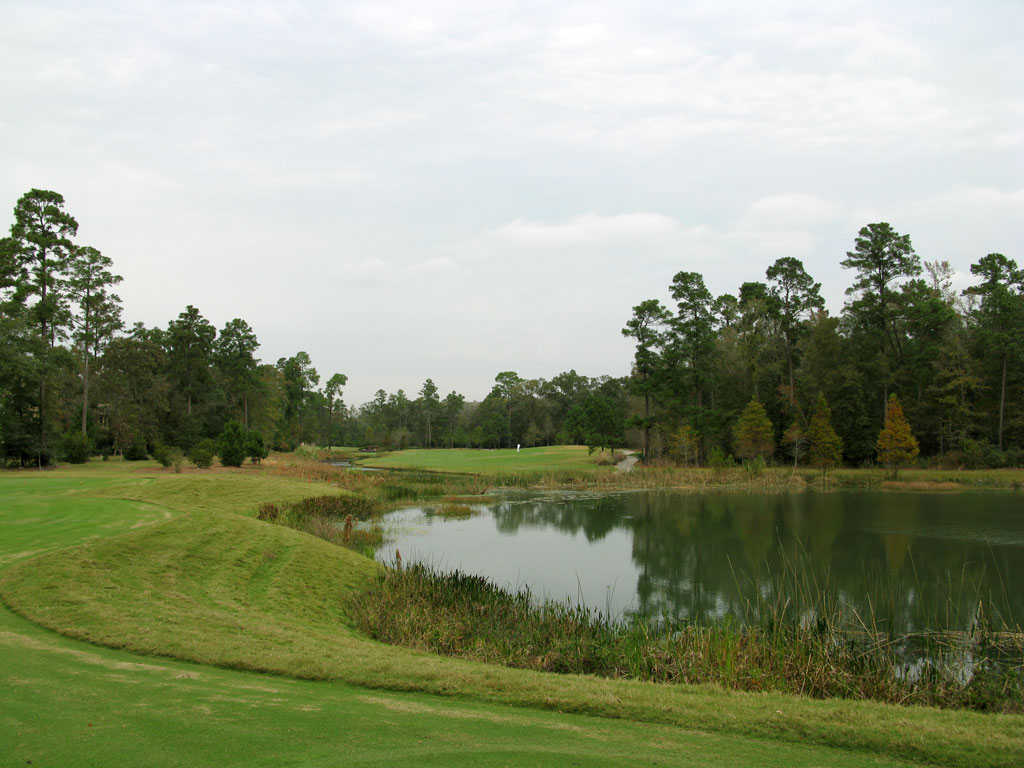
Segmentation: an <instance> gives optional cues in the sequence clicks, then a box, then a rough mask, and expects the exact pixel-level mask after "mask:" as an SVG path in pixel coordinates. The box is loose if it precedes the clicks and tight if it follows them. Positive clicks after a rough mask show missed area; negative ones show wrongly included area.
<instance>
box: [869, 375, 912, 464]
mask: <svg viewBox="0 0 1024 768" xmlns="http://www.w3.org/2000/svg"><path fill="white" fill-rule="evenodd" d="M875 451H876V452H877V453H878V460H879V461H880V462H881V463H882V464H884V465H885V466H887V467H888V468H889V469H891V470H892V476H893V479H894V480H895V479H896V477H897V476H898V474H899V470H900V465H902V464H909V463H910V462H911V461H913V460H914V459H916V458H917V454H918V453H919V452H920V448H919V447H918V444H917V438H916V437H914V433H913V432H911V431H910V423H909V422H908V421H907V419H906V417H905V416H904V415H903V407H902V406H901V405H900V401H899V400H897V399H896V395H889V404H888V406H887V407H886V409H885V426H884V427H882V431H881V432H879V433H878V442H877V443H876V444H875Z"/></svg>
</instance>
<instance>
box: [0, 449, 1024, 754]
mask: <svg viewBox="0 0 1024 768" xmlns="http://www.w3.org/2000/svg"><path fill="white" fill-rule="evenodd" d="M311 485H312V484H310V483H307V482H304V481H300V480H289V479H285V478H280V477H274V476H272V475H269V474H264V473H260V472H255V471H249V470H244V471H238V472H223V473H209V474H192V475H173V474H170V473H166V472H162V471H161V470H158V469H153V468H143V469H142V470H141V471H140V470H137V469H136V468H129V467H124V468H117V467H99V468H97V467H95V466H92V465H90V466H88V467H86V468H83V469H82V470H77V469H76V470H74V471H71V472H64V473H34V472H33V473H30V472H17V473H7V474H4V475H2V476H0V569H3V572H2V573H0V594H2V595H3V598H4V600H5V602H7V603H8V604H9V605H11V606H13V607H15V608H16V610H17V611H18V612H19V613H22V614H25V615H27V616H29V617H31V618H32V619H33V620H34V621H36V622H38V623H39V624H42V625H45V626H48V627H51V628H54V629H57V630H59V631H60V632H61V633H63V634H65V635H69V636H72V637H77V638H81V639H85V640H91V641H93V642H96V643H100V644H102V645H106V646H113V647H118V648H122V649H125V650H111V649H110V648H101V647H99V646H97V645H92V644H89V643H84V642H80V641H78V640H74V639H68V638H65V637H60V636H59V635H56V634H54V633H52V632H50V631H47V630H46V629H42V628H41V627H40V626H37V625H36V624H32V623H29V622H28V621H26V620H25V619H23V618H22V617H20V616H17V615H15V614H14V613H12V612H11V611H9V610H7V609H6V608H3V609H0V653H2V658H3V659H4V664H3V666H2V668H0V692H2V693H0V696H2V705H3V706H2V708H0V744H3V745H5V748H4V749H3V750H0V765H25V764H26V763H27V761H29V760H31V761H32V764H33V765H61V766H66V765H179V764H181V765H183V764H189V765H272V764H274V765H280V764H283V763H289V762H292V763H296V764H302V765H413V764H415V765H434V764H438V765H439V764H442V763H445V764H451V763H453V762H461V763H467V764H468V763H472V764H480V765H571V764H573V763H574V762H575V763H578V764H580V765H639V764H643V765H650V764H654V763H659V762H662V763H664V764H671V765H722V766H725V765H751V766H753V765H780V766H782V765H797V766H799V765H808V766H810V765H839V766H846V765H850V766H861V765H864V766H867V765H899V764H904V763H903V762H901V761H903V760H906V761H913V762H922V763H924V762H926V763H931V764H940V765H942V764H948V765H1013V764H1015V761H1016V759H1017V756H1018V755H1019V754H1020V753H1021V751H1022V750H1024V721H1022V719H1021V718H1017V717H1009V716H982V715H978V714H974V713H964V712H937V711H934V710H927V709H902V708H896V707H889V706H884V705H878V704H865V703H858V702H813V701H808V700H805V699H799V698H793V697H786V696H779V695H749V694H747V695H738V694H728V693H724V692H721V691H718V690H715V689H711V688H695V687H690V686H656V685H646V684H641V683H633V682H627V681H614V680H598V679H593V678H589V677H579V676H564V677H558V676H553V675H546V674H540V673H533V672H525V671H520V670H510V669H504V668H498V667H490V666H485V665H481V664H474V663H471V662H465V661H459V660H455V659H448V658H441V657H437V656H433V655H429V654H423V653H417V652H414V651H409V650H404V649H399V648H393V647H389V646H382V645H380V644H377V643H374V642H372V641H369V640H367V639H365V638H363V637H361V636H360V635H358V634H357V633H355V632H354V631H353V630H351V629H350V628H349V626H348V621H347V618H346V616H345V615H344V613H343V611H342V609H341V599H340V598H341V597H342V596H343V594H344V593H345V592H346V591H347V590H350V589H352V588H353V587H354V586H355V585H357V584H358V583H360V581H361V580H363V579H365V578H368V577H370V575H371V574H372V573H373V571H374V569H375V568H376V567H377V566H376V565H375V564H374V563H372V562H371V561H369V560H367V559H365V558H362V557H361V556H359V555H356V554H354V553H352V552H349V551H348V550H344V549H340V548H337V547H334V546H332V545H330V544H327V543H326V542H323V541H321V540H319V539H314V538H312V537H309V536H306V535H304V534H301V533H298V532H296V531H293V530H290V529H287V528H282V527H279V526H273V525H268V524H264V523H261V522H259V521H257V520H255V519H254V518H253V517H252V516H251V515H252V514H253V511H254V508H255V505H256V504H257V503H259V502H260V501H286V500H288V499H293V498H301V497H302V496H303V495H311V494H313V493H323V492H325V490H327V487H326V486H323V485H315V486H312V487H311ZM232 510H237V511H238V512H241V513H242V514H241V515H239V514H234V513H233V512H232ZM73 544H77V545H78V546H74V547H72V548H70V549H68V548H65V549H61V550H59V551H53V550H55V549H56V548H59V547H67V546H68V545H73ZM30 558H31V559H30ZM129 651H132V652H129ZM138 652H143V653H145V654H147V655H146V656H139V655H136V654H137V653H138ZM168 656H174V657H177V658H179V659H189V660H192V661H198V662H204V663H206V664H216V665H219V667H220V668H218V667H214V666H205V665H199V664H189V663H186V662H184V661H175V660H170V659H168V658H167V657H168ZM224 667H230V668H231V669H227V668H224ZM246 670H252V671H246ZM261 672H263V673H261ZM265 672H276V673H279V674H278V675H271V674H265ZM295 677H304V678H313V679H307V680H296V679H294V678H295ZM371 689H376V690H371ZM382 689H390V690H391V691H392V692H384V691H383V690H382ZM396 691H419V692H418V693H409V692H406V693H398V692H396ZM430 694H439V695H430ZM543 710H556V711H543ZM557 710H561V711H562V712H575V713H578V714H561V713H559V712H558V711H557ZM590 715H603V716H604V717H592V716H590ZM610 718H611V719H610Z"/></svg>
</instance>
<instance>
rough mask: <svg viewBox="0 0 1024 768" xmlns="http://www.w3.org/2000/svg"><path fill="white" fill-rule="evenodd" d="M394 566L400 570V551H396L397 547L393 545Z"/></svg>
mask: <svg viewBox="0 0 1024 768" xmlns="http://www.w3.org/2000/svg"><path fill="white" fill-rule="evenodd" d="M395 568H397V569H398V570H402V553H401V552H399V551H398V547H395Z"/></svg>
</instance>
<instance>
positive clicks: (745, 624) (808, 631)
mask: <svg viewBox="0 0 1024 768" xmlns="http://www.w3.org/2000/svg"><path fill="white" fill-rule="evenodd" d="M826 578H827V577H826ZM757 587H758V588H757V589H754V590H751V592H750V594H751V595H752V596H751V598H750V600H749V602H748V604H747V606H746V615H745V616H744V618H743V620H742V621H740V620H737V619H734V618H729V617H727V618H725V619H722V620H719V621H696V620H690V621H680V620H676V619H672V618H670V617H656V618H652V617H637V616H633V617H621V618H618V619H613V618H610V617H609V616H608V615H606V614H604V613H602V612H600V611H597V610H595V609H592V608H587V607H585V606H581V605H578V604H574V603H571V602H568V601H565V602H558V601H550V600H545V601H537V600H535V599H534V597H533V595H531V593H530V591H529V590H528V589H519V590H508V589H503V588H501V587H498V586H496V585H494V584H492V583H490V582H489V581H488V580H487V579H486V578H484V577H481V576H475V575H471V574H465V573H462V572H459V571H454V572H447V573H446V572H441V571H439V570H436V569H434V568H433V567H431V566H428V565H424V564H420V563H413V564H410V565H406V567H404V568H393V569H388V570H386V571H384V572H382V573H381V574H380V576H379V578H378V581H377V582H376V584H374V585H373V586H372V587H371V588H370V589H368V590H367V591H365V592H362V593H359V594H357V595H355V596H353V597H352V598H351V599H350V600H349V602H348V603H347V606H346V607H347V610H348V611H349V612H350V614H351V615H352V616H353V618H354V619H355V621H356V624H357V626H358V627H359V628H360V629H362V630H363V631H364V632H366V633H367V634H369V635H370V636H371V637H373V638H375V639H377V640H380V641H383V642H387V643H392V644H397V645H404V646H408V647H413V648H419V649H423V650H429V651H433V652H436V653H441V654H445V655H449V656H461V657H465V658H470V659H474V660H478V661H484V662H489V663H494V664H502V665H505V666H510V667H522V668H529V669H536V670H542V671H548V672H564V673H576V674H594V675H599V676H602V677H613V678H632V679H639V680H648V681H654V682H660V683H714V684H717V685H720V686H723V687H725V688H730V689H734V690H743V691H779V692H788V693H796V694H802V695H807V696H811V697H814V698H831V697H840V698H847V699H871V700H876V701H884V702H889V703H895V704H926V705H933V706H940V707H947V708H967V709H976V710H982V711H998V712H1015V713H1021V712H1024V643H1022V638H1024V635H1022V634H1021V633H1020V630H1019V628H1017V627H1013V628H1011V627H1008V626H1005V625H1004V626H1002V627H1001V628H1000V630H999V631H996V628H995V627H994V626H993V625H992V623H991V622H989V621H987V620H986V618H985V617H986V616H987V613H986V612H985V611H984V610H980V611H979V614H978V617H977V619H978V620H977V621H976V622H975V624H974V625H973V626H972V628H971V629H970V630H969V631H966V632H927V633H918V634H916V635H913V636H900V635H898V634H897V633H895V632H894V631H893V628H892V625H891V623H889V622H888V621H886V620H883V619H881V618H876V616H875V614H874V613H873V612H871V613H869V614H868V615H866V616H862V615H859V614H857V612H856V611H852V610H851V609H850V608H849V606H846V605H844V604H843V603H842V602H841V601H840V600H839V599H838V598H836V597H835V596H834V592H833V591H832V590H830V589H829V585H828V584H827V582H826V581H823V580H822V577H820V576H815V575H811V574H810V569H802V568H801V567H800V566H799V564H798V563H797V562H795V561H790V562H789V563H788V564H787V565H786V566H784V567H783V568H782V569H781V571H780V572H779V573H776V574H774V575H773V576H772V577H771V587H770V588H769V589H764V588H763V587H764V584H763V583H759V584H758V585H757ZM997 660H998V663H997Z"/></svg>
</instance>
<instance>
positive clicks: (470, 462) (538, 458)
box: [360, 445, 610, 472]
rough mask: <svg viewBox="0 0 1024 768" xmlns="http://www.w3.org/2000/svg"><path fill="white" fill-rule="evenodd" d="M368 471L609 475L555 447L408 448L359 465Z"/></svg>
mask: <svg viewBox="0 0 1024 768" xmlns="http://www.w3.org/2000/svg"><path fill="white" fill-rule="evenodd" d="M360 463H361V464H365V465H366V466H368V467H388V468H396V469H432V470H436V471H439V472H519V471H533V470H559V469H572V470H577V471H584V472H589V471H598V470H601V471H604V472H608V471H610V470H609V468H608V467H599V466H598V465H597V463H596V462H595V461H594V456H592V455H589V454H588V452H587V449H586V448H585V447H584V446H582V445H556V446H551V447H550V448H523V449H522V450H521V451H519V452H518V453H517V452H516V450H515V449H514V448H513V449H508V448H505V449H502V450H495V451H487V450H474V449H470V448H433V449H430V450H427V449H424V448H411V449H409V450H405V451H396V452H394V453H388V454H384V455H383V456H378V457H375V458H372V459H366V460H365V461H361V462H360Z"/></svg>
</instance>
